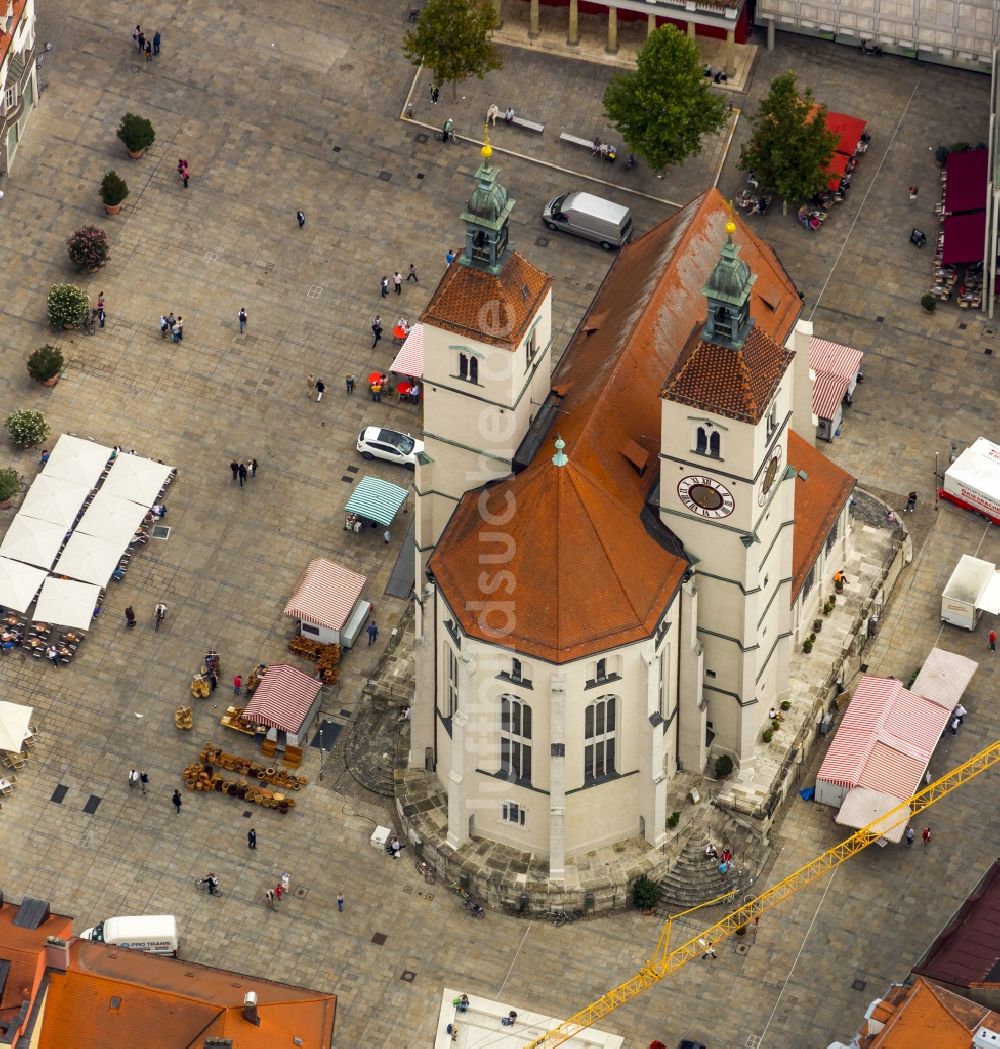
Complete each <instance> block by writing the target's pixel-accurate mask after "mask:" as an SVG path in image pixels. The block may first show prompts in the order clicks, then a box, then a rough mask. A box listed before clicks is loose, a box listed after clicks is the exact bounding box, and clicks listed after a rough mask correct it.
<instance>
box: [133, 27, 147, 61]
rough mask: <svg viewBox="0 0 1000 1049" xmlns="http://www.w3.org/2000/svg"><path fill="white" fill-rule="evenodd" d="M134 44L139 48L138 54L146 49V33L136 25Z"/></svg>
mask: <svg viewBox="0 0 1000 1049" xmlns="http://www.w3.org/2000/svg"><path fill="white" fill-rule="evenodd" d="M135 28H136V36H135V45H136V47H138V48H139V54H140V55H141V54H142V53H143V51H145V50H146V34H145V33H144V32H143V31H142V30H141V29H140V28H139V27H138V26H136V27H135Z"/></svg>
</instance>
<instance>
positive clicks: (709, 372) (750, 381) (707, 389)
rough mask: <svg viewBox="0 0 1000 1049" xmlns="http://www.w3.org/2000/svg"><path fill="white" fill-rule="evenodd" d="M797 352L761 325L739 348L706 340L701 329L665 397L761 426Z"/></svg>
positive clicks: (665, 388) (669, 380)
mask: <svg viewBox="0 0 1000 1049" xmlns="http://www.w3.org/2000/svg"><path fill="white" fill-rule="evenodd" d="M794 356H795V354H794V353H791V352H789V351H788V350H786V349H783V348H782V347H781V346H779V345H778V344H777V343H776V342H775V341H774V339H772V338H771V336H770V335H768V334H767V333H766V332H765V331H762V330H761V329H759V328H756V327H754V328H751V329H750V332H749V333H748V335H747V337H746V341H745V342H744V343H743V345H742V346H741V347H740V348H739V349H738V350H732V349H729V348H728V347H727V346H719V345H717V344H716V343H712V342H705V341H703V340H702V339H701V338H700V337H699V335H698V329H697V328H696V329H695V331H693V332H692V333H691V337H690V339H689V340H688V344H687V346H686V347H685V351H684V353H683V354H682V355H681V358H680V360H678V362H677V363H676V364H675V365H674V367H673V370H672V371H671V372H670V374H669V375H668V376H667V378H666V381H665V382H664V384H663V392H662V393H661V396H662V397H666V398H668V399H669V400H671V401H677V402H678V403H679V404H688V405H690V406H691V407H693V408H701V409H704V410H705V411H713V412H718V413H719V414H721V415H725V416H728V417H729V418H730V419H738V420H740V421H741V422H748V423H753V424H755V425H756V424H757V423H759V422H760V420H761V419H762V418H763V417H764V412H766V411H767V408H768V406H769V405H770V403H771V400H772V398H773V397H774V394H775V393H776V392H777V389H778V385H779V384H780V382H781V377H782V376H783V375H784V374H785V369H786V368H787V367H788V365H789V364H790V363H791V361H792V358H793V357H794Z"/></svg>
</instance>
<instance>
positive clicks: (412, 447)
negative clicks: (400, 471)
mask: <svg viewBox="0 0 1000 1049" xmlns="http://www.w3.org/2000/svg"><path fill="white" fill-rule="evenodd" d="M423 450H424V442H423V441H418V440H415V439H414V438H413V437H411V436H410V435H409V434H408V433H400V432H399V431H398V430H383V429H382V427H381V426H366V427H365V428H364V429H363V430H362V431H361V433H359V434H358V451H359V452H360V453H361V454H362V455H363V456H364V457H365V458H366V459H385V460H386V461H387V462H390V463H401V464H402V465H403V466H415V465H416V462H417V456H418V455H419V454H420V453H421V452H422V451H423Z"/></svg>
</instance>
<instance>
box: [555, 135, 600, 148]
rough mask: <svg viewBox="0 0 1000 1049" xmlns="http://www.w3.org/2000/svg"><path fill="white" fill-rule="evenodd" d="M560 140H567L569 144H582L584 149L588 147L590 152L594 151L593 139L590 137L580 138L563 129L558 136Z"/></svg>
mask: <svg viewBox="0 0 1000 1049" xmlns="http://www.w3.org/2000/svg"><path fill="white" fill-rule="evenodd" d="M559 141H560V142H568V143H569V144H570V145H571V146H583V148H584V149H589V150H590V151H591V152H593V151H594V140H593V139H592V138H580V137H579V136H578V135H571V134H569V132H567V131H564V132H563V133H562V134H561V135H560V136H559Z"/></svg>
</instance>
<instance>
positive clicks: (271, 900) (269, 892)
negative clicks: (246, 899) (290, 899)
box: [264, 889, 278, 911]
mask: <svg viewBox="0 0 1000 1049" xmlns="http://www.w3.org/2000/svg"><path fill="white" fill-rule="evenodd" d="M264 900H265V902H266V903H267V907H268V910H272V911H276V910H277V909H278V894H277V893H276V892H275V891H274V889H266V890H265V891H264Z"/></svg>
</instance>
